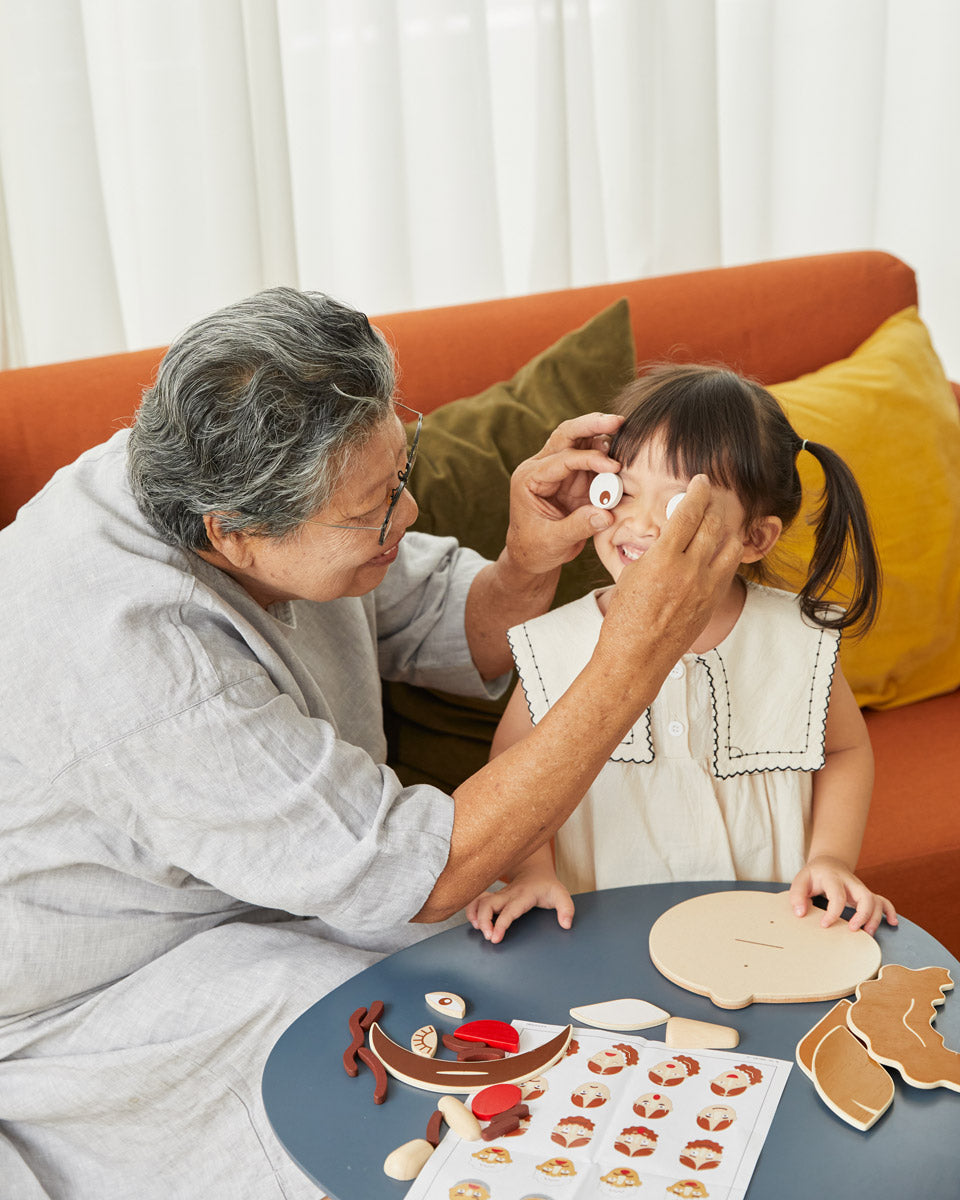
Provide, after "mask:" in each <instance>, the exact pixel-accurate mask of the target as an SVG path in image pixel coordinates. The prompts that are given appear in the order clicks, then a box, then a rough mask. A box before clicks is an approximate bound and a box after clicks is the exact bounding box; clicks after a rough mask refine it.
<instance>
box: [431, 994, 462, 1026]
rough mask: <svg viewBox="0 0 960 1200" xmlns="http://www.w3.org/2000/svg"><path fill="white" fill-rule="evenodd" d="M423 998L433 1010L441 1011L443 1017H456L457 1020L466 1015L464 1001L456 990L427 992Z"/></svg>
mask: <svg viewBox="0 0 960 1200" xmlns="http://www.w3.org/2000/svg"><path fill="white" fill-rule="evenodd" d="M424 1000H426V1002H427V1003H428V1004H429V1005H430V1007H431V1008H432V1009H433V1010H434V1012H438V1013H443V1015H444V1016H445V1017H456V1018H457V1020H459V1019H460V1018H461V1017H462V1016H465V1015H466V1011H467V1005H466V1002H465V1001H464V999H463V997H462V996H458V995H457V994H456V992H427V994H426V995H425V996H424Z"/></svg>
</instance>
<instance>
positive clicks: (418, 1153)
mask: <svg viewBox="0 0 960 1200" xmlns="http://www.w3.org/2000/svg"><path fill="white" fill-rule="evenodd" d="M432 1153H433V1147H432V1146H431V1145H430V1143H429V1142H428V1141H427V1140H426V1139H425V1138H414V1139H413V1141H412V1142H404V1143H403V1145H402V1146H398V1147H397V1148H396V1150H391V1151H390V1153H389V1154H388V1155H387V1157H386V1158H385V1159H384V1162H383V1173H384V1174H385V1175H389V1176H390V1178H391V1179H416V1177H417V1176H418V1175H419V1174H420V1172H421V1171H422V1170H423V1167H424V1165H425V1163H426V1161H427V1159H428V1158H429V1157H430V1155H431V1154H432Z"/></svg>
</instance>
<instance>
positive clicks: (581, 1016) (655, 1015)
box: [570, 997, 670, 1033]
mask: <svg viewBox="0 0 960 1200" xmlns="http://www.w3.org/2000/svg"><path fill="white" fill-rule="evenodd" d="M570 1016H571V1017H573V1019H574V1020H575V1021H577V1022H579V1023H580V1024H581V1025H593V1026H595V1027H596V1028H597V1029H612V1030H614V1031H615V1032H617V1033H626V1032H627V1031H628V1030H631V1029H649V1028H651V1026H653V1025H662V1024H663V1022H664V1021H666V1020H667V1018H668V1017H669V1016H670V1014H669V1013H668V1012H664V1010H663V1009H662V1008H658V1007H657V1006H656V1004H649V1003H648V1002H647V1001H646V1000H635V999H633V998H630V997H627V998H625V999H622V1000H601V1001H600V1002H599V1003H598V1004H581V1005H580V1006H579V1007H578V1008H571V1009H570Z"/></svg>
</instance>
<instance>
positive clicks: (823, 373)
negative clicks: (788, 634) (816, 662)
mask: <svg viewBox="0 0 960 1200" xmlns="http://www.w3.org/2000/svg"><path fill="white" fill-rule="evenodd" d="M770 391H771V392H773V394H774V395H775V396H776V397H777V398H778V399H779V400H780V402H781V403H782V404H783V405H784V407H785V408H786V410H787V413H788V414H789V416H790V419H791V421H792V423H793V426H794V428H795V429H796V430H797V432H798V433H799V435H800V436H801V437H805V438H809V439H810V440H812V441H818V442H824V443H825V444H827V445H828V446H831V447H832V448H833V449H834V450H836V451H837V453H838V454H840V455H841V456H842V457H843V458H844V459H845V460H846V462H847V463H848V464H849V466H850V468H851V469H852V470H853V472H854V474H855V475H856V477H857V481H858V482H859V484H860V487H861V489H862V491H863V493H864V497H865V499H866V501H867V506H868V508H869V510H870V515H871V520H872V522H873V527H874V533H875V536H876V540H877V545H878V549H879V553H880V559H881V565H882V568H883V594H882V599H881V605H880V610H879V614H878V618H877V622H876V624H875V625H874V626H873V628H872V629H871V630H870V632H869V633H868V634H867V635H866V636H865V637H864V638H863V639H861V640H859V641H857V640H854V639H852V638H849V637H848V638H844V641H843V647H842V650H841V662H842V665H843V669H844V673H845V674H846V676H847V678H848V680H849V681H850V684H851V686H852V688H853V690H854V693H855V694H856V696H857V699H858V701H859V702H860V704H861V705H869V706H873V707H877V708H892V707H896V706H899V705H903V704H909V703H911V702H912V701H915V700H921V699H924V698H925V697H928V696H934V695H937V694H939V693H942V692H948V691H951V690H952V689H954V688H956V687H957V686H958V685H960V416H958V411H957V402H956V399H955V397H954V394H953V390H952V388H951V386H950V383H949V381H948V380H947V378H946V376H945V374H944V372H943V367H942V366H941V364H940V360H939V359H938V357H937V354H936V352H935V350H934V348H933V345H932V343H931V341H930V337H929V334H928V332H927V330H926V328H925V326H924V324H923V322H922V321H921V320H920V317H919V315H918V313H917V310H916V308H915V307H911V308H907V309H904V310H903V311H902V312H900V313H897V314H896V315H894V316H892V317H890V318H888V319H887V320H886V321H884V322H883V324H882V325H881V326H880V327H879V328H878V329H877V330H876V332H875V333H874V334H872V336H871V337H869V338H868V339H867V340H866V341H865V342H863V343H862V344H861V345H860V346H859V347H858V348H857V349H856V350H855V351H854V352H853V353H852V354H851V355H850V357H849V358H846V359H843V360H842V361H840V362H835V363H831V364H830V365H828V366H826V367H823V368H821V369H820V370H819V371H816V372H814V373H812V374H809V375H803V376H801V377H800V378H799V379H796V380H793V381H792V382H789V383H782V384H777V385H774V386H772V387H771V388H770ZM798 467H799V469H800V474H801V479H802V481H803V486H804V493H805V502H804V509H803V512H802V513H801V515H800V517H798V519H797V521H796V523H795V524H794V526H793V527H792V528H791V529H790V530H789V531H788V533H787V534H786V535H785V536H784V538H783V539H782V547H781V551H780V553H778V555H777V558H776V563H777V565H778V569H779V572H780V574H781V575H782V577H783V578H784V580H785V582H786V586H787V587H789V588H791V589H793V590H796V589H797V588H798V587H799V585H800V571H799V570H798V568H797V565H796V561H793V562H791V558H793V557H794V556H796V559H798V560H800V561H807V560H809V556H810V551H811V549H812V544H813V542H812V530H811V528H810V526H809V519H810V517H811V515H812V512H813V509H814V507H815V503H816V498H817V495H818V493H819V490H820V488H821V487H822V483H823V474H822V471H821V469H820V466H819V464H818V463H817V462H816V460H815V459H814V458H813V456H812V455H809V454H801V455H800V457H799V459H798ZM836 595H837V598H838V599H840V600H841V601H842V599H843V585H842V582H841V585H840V588H839V590H838V592H837V593H836Z"/></svg>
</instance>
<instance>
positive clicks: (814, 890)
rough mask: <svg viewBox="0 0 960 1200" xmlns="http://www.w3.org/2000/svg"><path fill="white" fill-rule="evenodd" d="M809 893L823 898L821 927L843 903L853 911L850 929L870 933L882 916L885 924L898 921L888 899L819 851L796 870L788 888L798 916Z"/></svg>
mask: <svg viewBox="0 0 960 1200" xmlns="http://www.w3.org/2000/svg"><path fill="white" fill-rule="evenodd" d="M811 896H826V898H827V911H826V912H825V913H824V914H823V919H822V920H821V922H820V924H821V926H822V927H823V928H824V929H827V928H828V927H829V926H831V925H833V924H834V922H835V921H837V920H838V919H839V917H840V916H841V914H842V913H843V910H844V909H845V908H846V907H847V906H851V907H854V908H856V910H857V911H856V912H855V913H854V914H853V916H852V917H851V918H850V928H851V929H852V930H857V929H863V931H864V932H865V933H869V934H874V933H876V931H877V929H878V928H879V926H880V922H881V920H882V919H883V918H884V917H886V918H887V924H888V925H896V924H897V923H898V922H897V913H896V910H895V909H894V907H893V905H892V904H891V903H890V901H889V900H888V899H887V898H886V897H885V896H879V895H875V894H874V893H873V892H871V891H870V889H869V888H868V887H867V886H866V884H864V883H861V881H860V880H859V879H858V878H857V876H856V875H854V873H853V872H852V871H851V870H850V868H849V867H848V866H847V865H846V864H845V863H843V862H842V861H841V860H840V859H839V858H831V857H830V856H829V855H826V854H819V855H817V857H816V858H812V859H810V860H809V862H808V863H807V865H806V866H805V867H804V868H803V869H802V870H801V871H800V872H798V874H797V877H796V878H795V879H794V881H793V883H792V884H791V887H790V903H791V905H792V906H793V911H794V912H795V913H796V914H797V916H798V917H802V916H805V915H806V913H807V910H808V908H809V901H810V897H811Z"/></svg>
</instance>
